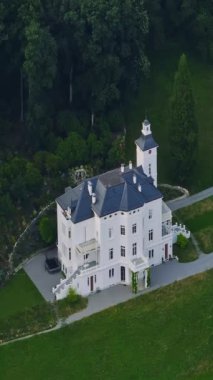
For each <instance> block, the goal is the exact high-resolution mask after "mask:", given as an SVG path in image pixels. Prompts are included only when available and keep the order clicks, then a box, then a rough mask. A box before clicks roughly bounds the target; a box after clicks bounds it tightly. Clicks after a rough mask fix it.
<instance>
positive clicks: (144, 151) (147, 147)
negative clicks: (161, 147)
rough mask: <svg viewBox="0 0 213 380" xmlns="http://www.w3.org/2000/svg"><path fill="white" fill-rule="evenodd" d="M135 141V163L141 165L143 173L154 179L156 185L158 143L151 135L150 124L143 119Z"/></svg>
mask: <svg viewBox="0 0 213 380" xmlns="http://www.w3.org/2000/svg"><path fill="white" fill-rule="evenodd" d="M135 143H136V164H137V166H141V165H142V167H143V170H144V173H145V174H146V175H147V176H148V177H150V176H151V177H152V178H153V179H154V185H155V186H157V148H158V144H157V143H156V142H155V140H154V139H153V137H152V131H151V124H150V122H149V121H148V120H147V119H145V120H144V121H143V123H142V129H141V136H140V137H139V138H138V139H137V140H136V141H135Z"/></svg>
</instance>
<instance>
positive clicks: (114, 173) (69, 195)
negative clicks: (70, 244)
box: [56, 166, 162, 223]
mask: <svg viewBox="0 0 213 380" xmlns="http://www.w3.org/2000/svg"><path fill="white" fill-rule="evenodd" d="M133 176H136V184H135V183H134V182H133ZM89 181H91V183H92V188H93V190H92V191H93V192H94V193H95V194H96V203H95V204H92V199H91V198H92V197H91V196H90V195H89V192H88V180H84V181H83V182H82V183H81V184H80V185H78V186H76V187H75V188H73V189H72V188H68V189H67V191H66V192H65V193H64V194H63V195H61V196H60V197H58V198H57V199H56V202H57V203H58V204H59V205H60V206H61V207H62V209H63V210H67V208H68V207H70V208H71V220H72V221H73V223H79V222H81V221H83V220H87V219H90V218H92V217H93V216H94V212H95V213H96V214H97V215H98V216H99V217H103V216H105V215H109V214H112V213H114V212H117V211H124V212H127V211H131V210H134V209H137V208H140V207H142V206H143V205H144V204H145V203H148V202H151V201H153V200H155V199H159V198H162V194H161V193H160V191H159V190H158V189H157V188H156V187H155V186H154V183H153V179H152V178H151V177H147V175H146V174H145V173H144V171H143V168H142V166H139V167H137V168H133V169H129V167H125V168H124V172H123V173H122V172H121V169H120V168H118V169H114V170H111V171H109V172H107V173H103V174H100V175H99V176H97V177H93V178H90V179H89ZM138 185H140V186H141V192H140V191H139V190H138Z"/></svg>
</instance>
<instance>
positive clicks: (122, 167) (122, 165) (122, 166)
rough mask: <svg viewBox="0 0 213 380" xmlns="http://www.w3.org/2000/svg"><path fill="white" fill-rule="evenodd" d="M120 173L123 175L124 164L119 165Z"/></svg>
mask: <svg viewBox="0 0 213 380" xmlns="http://www.w3.org/2000/svg"><path fill="white" fill-rule="evenodd" d="M121 173H124V164H121Z"/></svg>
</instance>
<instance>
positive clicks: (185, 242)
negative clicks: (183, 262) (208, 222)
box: [177, 234, 189, 248]
mask: <svg viewBox="0 0 213 380" xmlns="http://www.w3.org/2000/svg"><path fill="white" fill-rule="evenodd" d="M188 244H189V241H188V239H187V238H186V237H185V236H184V235H182V234H180V235H178V236H177V245H178V247H180V248H186V247H187V245H188Z"/></svg>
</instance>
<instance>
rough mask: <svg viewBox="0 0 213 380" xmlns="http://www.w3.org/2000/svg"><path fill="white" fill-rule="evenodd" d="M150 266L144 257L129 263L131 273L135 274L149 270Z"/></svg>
mask: <svg viewBox="0 0 213 380" xmlns="http://www.w3.org/2000/svg"><path fill="white" fill-rule="evenodd" d="M148 266H149V265H148V263H147V261H146V259H145V258H142V257H139V258H135V259H133V260H131V261H130V262H129V267H130V269H131V271H132V272H134V273H136V272H140V271H142V270H144V269H146V268H148Z"/></svg>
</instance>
